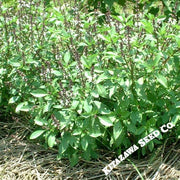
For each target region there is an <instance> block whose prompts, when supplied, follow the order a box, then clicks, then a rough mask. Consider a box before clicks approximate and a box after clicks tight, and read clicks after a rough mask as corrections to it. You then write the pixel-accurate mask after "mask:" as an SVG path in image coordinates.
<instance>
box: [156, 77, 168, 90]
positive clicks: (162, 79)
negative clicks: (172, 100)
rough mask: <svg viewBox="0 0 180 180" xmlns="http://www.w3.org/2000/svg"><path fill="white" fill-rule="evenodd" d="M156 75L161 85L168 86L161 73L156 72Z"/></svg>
mask: <svg viewBox="0 0 180 180" xmlns="http://www.w3.org/2000/svg"><path fill="white" fill-rule="evenodd" d="M156 77H157V80H158V81H159V83H160V84H161V85H163V86H164V87H165V88H167V87H168V83H167V79H166V78H165V77H164V76H162V75H161V74H157V75H156Z"/></svg>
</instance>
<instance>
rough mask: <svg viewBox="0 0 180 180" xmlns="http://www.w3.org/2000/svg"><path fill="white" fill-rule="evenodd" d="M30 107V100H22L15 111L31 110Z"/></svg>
mask: <svg viewBox="0 0 180 180" xmlns="http://www.w3.org/2000/svg"><path fill="white" fill-rule="evenodd" d="M29 109H30V107H29V106H28V102H27V101H26V102H22V103H20V104H18V105H17V107H16V110H15V112H16V113H19V112H20V111H29Z"/></svg>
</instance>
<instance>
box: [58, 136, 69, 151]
mask: <svg viewBox="0 0 180 180" xmlns="http://www.w3.org/2000/svg"><path fill="white" fill-rule="evenodd" d="M68 146H69V138H68V137H63V139H62V141H61V144H60V145H59V154H63V153H64V152H65V151H66V149H67V148H68Z"/></svg>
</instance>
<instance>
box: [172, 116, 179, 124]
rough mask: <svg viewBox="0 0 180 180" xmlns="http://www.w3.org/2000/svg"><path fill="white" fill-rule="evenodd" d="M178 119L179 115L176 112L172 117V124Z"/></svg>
mask: <svg viewBox="0 0 180 180" xmlns="http://www.w3.org/2000/svg"><path fill="white" fill-rule="evenodd" d="M179 120H180V115H179V114H176V115H174V117H173V118H172V121H171V123H172V124H174V125H176V124H177V122H178V121H179Z"/></svg>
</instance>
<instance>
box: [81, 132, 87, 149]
mask: <svg viewBox="0 0 180 180" xmlns="http://www.w3.org/2000/svg"><path fill="white" fill-rule="evenodd" d="M81 146H82V148H83V150H85V151H86V150H87V147H88V136H84V137H83V138H82V139H81Z"/></svg>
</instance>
